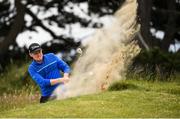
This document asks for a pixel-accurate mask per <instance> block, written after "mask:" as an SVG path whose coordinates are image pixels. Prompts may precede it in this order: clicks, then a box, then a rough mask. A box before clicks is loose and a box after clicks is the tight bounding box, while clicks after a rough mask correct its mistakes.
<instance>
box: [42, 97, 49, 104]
mask: <svg viewBox="0 0 180 119" xmlns="http://www.w3.org/2000/svg"><path fill="white" fill-rule="evenodd" d="M49 98H50V96H41V98H40V103H45V102H47V101H48V100H49Z"/></svg>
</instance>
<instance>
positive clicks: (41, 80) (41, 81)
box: [28, 68, 69, 87]
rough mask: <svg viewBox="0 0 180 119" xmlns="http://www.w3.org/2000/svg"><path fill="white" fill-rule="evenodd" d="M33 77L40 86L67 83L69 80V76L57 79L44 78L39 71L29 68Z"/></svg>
mask: <svg viewBox="0 0 180 119" xmlns="http://www.w3.org/2000/svg"><path fill="white" fill-rule="evenodd" d="M28 71H29V73H30V75H31V77H32V79H34V80H35V82H36V83H37V84H38V85H39V86H41V87H42V86H43V87H44V86H48V85H56V84H59V83H67V82H68V81H69V79H68V78H64V77H63V78H57V79H44V78H43V77H42V76H41V75H40V74H39V73H37V72H36V71H35V70H34V69H33V68H29V69H28Z"/></svg>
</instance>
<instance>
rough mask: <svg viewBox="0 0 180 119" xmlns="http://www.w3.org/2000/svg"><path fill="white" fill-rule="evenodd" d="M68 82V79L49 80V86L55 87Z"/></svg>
mask: <svg viewBox="0 0 180 119" xmlns="http://www.w3.org/2000/svg"><path fill="white" fill-rule="evenodd" d="M67 82H69V77H68V78H64V77H63V78H57V79H50V83H51V85H56V84H59V83H64V84H65V83H67Z"/></svg>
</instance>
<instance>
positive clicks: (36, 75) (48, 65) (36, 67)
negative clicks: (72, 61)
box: [28, 53, 70, 96]
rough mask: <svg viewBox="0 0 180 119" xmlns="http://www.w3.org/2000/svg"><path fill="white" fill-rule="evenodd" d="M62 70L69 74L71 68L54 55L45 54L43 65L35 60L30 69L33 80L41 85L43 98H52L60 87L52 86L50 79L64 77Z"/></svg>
mask: <svg viewBox="0 0 180 119" xmlns="http://www.w3.org/2000/svg"><path fill="white" fill-rule="evenodd" d="M60 70H61V71H62V72H64V73H69V72H70V67H69V66H68V65H67V64H66V63H65V62H64V61H63V60H61V59H59V58H58V57H57V56H55V55H54V54H53V53H49V54H44V56H43V62H42V63H37V62H36V61H34V60H33V62H32V63H31V64H30V65H29V69H28V71H29V74H30V75H31V77H32V79H33V80H34V81H35V82H36V83H37V84H38V85H39V87H40V89H41V94H42V96H50V95H51V94H52V92H53V91H54V89H55V88H56V87H57V86H58V84H57V85H53V86H51V84H50V79H56V78H60V77H62V75H61V74H60Z"/></svg>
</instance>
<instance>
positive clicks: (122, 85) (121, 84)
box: [108, 81, 137, 91]
mask: <svg viewBox="0 0 180 119" xmlns="http://www.w3.org/2000/svg"><path fill="white" fill-rule="evenodd" d="M136 88H137V86H135V85H134V84H130V83H127V82H125V81H118V82H114V83H112V84H111V85H110V86H109V87H108V90H109V91H121V90H127V89H136Z"/></svg>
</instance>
